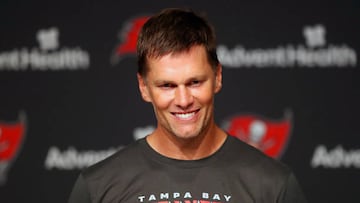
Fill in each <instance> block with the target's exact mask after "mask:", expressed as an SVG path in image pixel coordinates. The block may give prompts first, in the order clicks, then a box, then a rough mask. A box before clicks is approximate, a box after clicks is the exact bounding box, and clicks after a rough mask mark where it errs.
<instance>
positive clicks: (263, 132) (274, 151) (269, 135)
mask: <svg viewBox="0 0 360 203" xmlns="http://www.w3.org/2000/svg"><path fill="white" fill-rule="evenodd" d="M223 128H224V129H225V130H226V131H227V132H228V133H229V135H231V136H234V137H237V138H238V139H240V140H242V141H244V142H246V143H248V144H249V145H252V146H254V147H256V148H258V149H259V150H261V151H262V152H264V153H265V154H266V155H268V156H270V157H272V158H277V159H278V158H280V157H281V156H282V154H283V152H284V150H285V148H286V145H287V143H288V140H289V137H290V131H291V128H292V115H291V113H290V112H286V113H285V116H284V118H282V119H280V120H272V119H268V118H264V117H262V116H256V115H253V114H244V115H237V116H234V117H232V118H230V119H227V120H226V121H225V122H224V124H223Z"/></svg>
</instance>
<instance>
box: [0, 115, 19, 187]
mask: <svg viewBox="0 0 360 203" xmlns="http://www.w3.org/2000/svg"><path fill="white" fill-rule="evenodd" d="M24 137H25V115H24V114H20V116H19V120H18V121H16V122H11V123H9V122H2V121H0V185H3V184H5V182H6V178H7V171H8V170H9V168H10V166H11V164H12V162H13V161H14V160H15V158H16V156H17V154H18V152H19V151H20V148H21V145H22V142H23V140H24Z"/></svg>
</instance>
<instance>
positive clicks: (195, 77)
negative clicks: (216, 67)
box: [153, 74, 207, 85]
mask: <svg viewBox="0 0 360 203" xmlns="http://www.w3.org/2000/svg"><path fill="white" fill-rule="evenodd" d="M206 78H207V75H205V74H204V75H198V76H194V77H191V78H188V79H186V81H185V83H188V82H191V81H194V80H205V79H206ZM167 83H170V84H176V82H175V81H173V80H162V79H160V80H155V81H154V82H153V84H155V85H159V84H167Z"/></svg>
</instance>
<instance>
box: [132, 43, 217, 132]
mask: <svg viewBox="0 0 360 203" xmlns="http://www.w3.org/2000/svg"><path fill="white" fill-rule="evenodd" d="M148 67H149V71H148V73H147V76H146V78H142V77H141V76H140V75H138V80H139V88H140V92H141V95H142V97H143V99H144V100H145V101H147V102H151V103H152V105H153V108H154V111H155V115H156V118H157V121H158V130H160V132H162V133H165V134H166V135H170V136H175V137H177V138H181V139H187V138H195V137H197V136H199V135H204V133H206V131H207V130H208V129H209V128H210V127H211V126H212V125H214V120H213V108H214V107H213V102H214V94H215V93H217V92H218V91H219V90H220V89H221V79H222V78H221V67H220V66H219V68H218V71H217V72H216V73H214V71H213V69H212V67H211V65H210V64H209V62H208V60H207V56H206V52H205V49H204V47H202V46H194V47H192V48H191V49H190V50H189V51H188V52H182V53H178V54H168V55H165V56H163V57H160V58H158V59H148Z"/></svg>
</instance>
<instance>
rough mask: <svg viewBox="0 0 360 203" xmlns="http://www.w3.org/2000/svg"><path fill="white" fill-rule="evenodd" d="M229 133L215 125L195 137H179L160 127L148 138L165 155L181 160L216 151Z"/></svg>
mask: <svg viewBox="0 0 360 203" xmlns="http://www.w3.org/2000/svg"><path fill="white" fill-rule="evenodd" d="M226 136H227V134H226V133H225V132H224V131H223V130H221V129H220V128H219V127H218V126H216V125H214V126H213V127H212V128H211V129H209V131H208V132H207V133H206V134H204V135H198V136H197V137H194V138H188V139H183V138H178V137H175V136H173V135H167V134H165V133H163V132H161V131H160V130H159V129H157V130H155V131H154V132H153V133H152V134H151V135H149V136H148V137H147V138H146V139H147V142H148V143H149V145H150V146H151V147H152V148H153V149H154V150H155V151H157V152H158V153H160V154H161V155H163V156H166V157H169V158H173V159H179V160H196V159H201V158H205V157H208V156H210V155H211V154H213V153H215V152H216V151H217V150H218V149H219V148H220V147H221V146H222V144H223V143H224V142H225V139H226Z"/></svg>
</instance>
